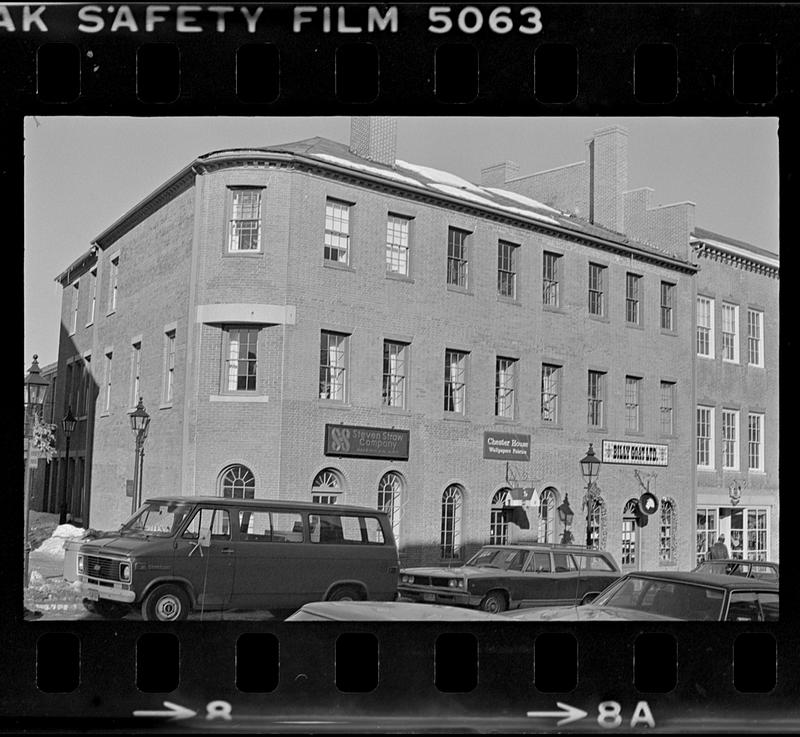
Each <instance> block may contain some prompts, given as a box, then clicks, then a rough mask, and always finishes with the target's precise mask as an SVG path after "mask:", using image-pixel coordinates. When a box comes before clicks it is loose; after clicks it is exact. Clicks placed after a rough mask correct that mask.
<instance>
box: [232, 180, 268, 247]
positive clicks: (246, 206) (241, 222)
mask: <svg viewBox="0 0 800 737" xmlns="http://www.w3.org/2000/svg"><path fill="white" fill-rule="evenodd" d="M260 235H261V192H260V190H256V189H236V190H233V204H232V208H231V221H230V250H231V251H257V250H258V249H259V239H260Z"/></svg>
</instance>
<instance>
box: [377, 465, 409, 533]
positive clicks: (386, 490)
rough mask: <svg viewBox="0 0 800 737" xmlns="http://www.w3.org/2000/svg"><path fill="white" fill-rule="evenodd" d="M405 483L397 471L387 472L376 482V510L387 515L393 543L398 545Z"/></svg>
mask: <svg viewBox="0 0 800 737" xmlns="http://www.w3.org/2000/svg"><path fill="white" fill-rule="evenodd" d="M404 490H405V482H404V481H403V477H402V475H401V474H399V473H397V471H389V472H388V473H385V474H383V476H381V480H380V481H379V482H378V509H380V510H381V511H382V512H386V514H388V515H389V522H390V523H391V525H392V532H393V533H394V540H395V542H396V543H397V544H398V545H400V516H401V511H402V504H403V491H404Z"/></svg>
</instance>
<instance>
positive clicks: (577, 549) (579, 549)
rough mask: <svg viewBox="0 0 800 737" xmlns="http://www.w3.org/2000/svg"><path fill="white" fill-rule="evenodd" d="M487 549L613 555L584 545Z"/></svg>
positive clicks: (553, 544)
mask: <svg viewBox="0 0 800 737" xmlns="http://www.w3.org/2000/svg"><path fill="white" fill-rule="evenodd" d="M486 548H498V549H500V550H536V551H542V550H552V551H553V552H554V553H594V554H595V555H611V553H609V552H608V551H606V550H598V549H597V548H587V547H584V546H582V545H561V544H560V543H506V544H505V545H501V544H495V543H492V544H489V545H484V546H482V547H481V550H485V549H486ZM479 552H480V551H479Z"/></svg>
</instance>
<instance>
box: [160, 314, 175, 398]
mask: <svg viewBox="0 0 800 737" xmlns="http://www.w3.org/2000/svg"><path fill="white" fill-rule="evenodd" d="M175 335H176V330H175V328H169V329H167V330H165V331H164V396H163V398H162V401H163V402H164V403H165V404H171V403H172V398H173V393H174V390H175Z"/></svg>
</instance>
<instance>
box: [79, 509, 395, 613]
mask: <svg viewBox="0 0 800 737" xmlns="http://www.w3.org/2000/svg"><path fill="white" fill-rule="evenodd" d="M398 571H399V560H398V556H397V545H396V544H395V540H394V537H393V535H392V526H391V524H390V522H389V520H388V517H387V516H386V514H385V513H383V512H379V511H377V510H375V509H369V508H366V507H353V506H345V505H339V504H336V505H331V504H313V503H310V502H291V501H270V500H266V499H263V500H262V499H258V500H256V499H223V498H219V497H180V496H176V497H161V498H155V499H149V500H148V501H146V502H145V503H144V504H143V505H142V507H141V508H140V509H139V510H138V511H137V512H136V513H135V514H134V515H133V516H132V517H131V518H130V519H129V520H128V521H127V522H125V524H123V525H122V527H121V528H120V529H119V530H118V531H116V532H113V533H102V536H101V537H98V538H96V539H94V540H91V541H88V542H84V543H83V544H82V545H81V547H80V549H79V550H78V553H77V576H78V580H79V581H80V585H81V590H82V593H83V596H84V597H85V598H84V604H85V605H86V607H87V609H89V610H90V611H94V612H96V613H98V614H100V615H101V616H103V617H106V618H109V619H117V618H120V617H123V616H125V615H126V614H127V613H129V612H130V611H131V609H132V608H133V607H139V608H141V612H142V616H143V617H144V619H146V620H157V621H162V622H174V621H178V620H181V619H185V618H186V617H187V615H188V614H189V612H191V611H196V610H200V611H205V610H212V609H213V610H224V609H267V610H269V611H271V612H272V613H273V614H274V613H276V612H282V611H294V610H295V609H297V608H298V607H300V606H302V605H303V604H306V603H308V602H311V601H343V600H353V601H355V600H366V599H369V600H373V601H391V600H393V599H394V598H395V593H396V589H397V575H398Z"/></svg>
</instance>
